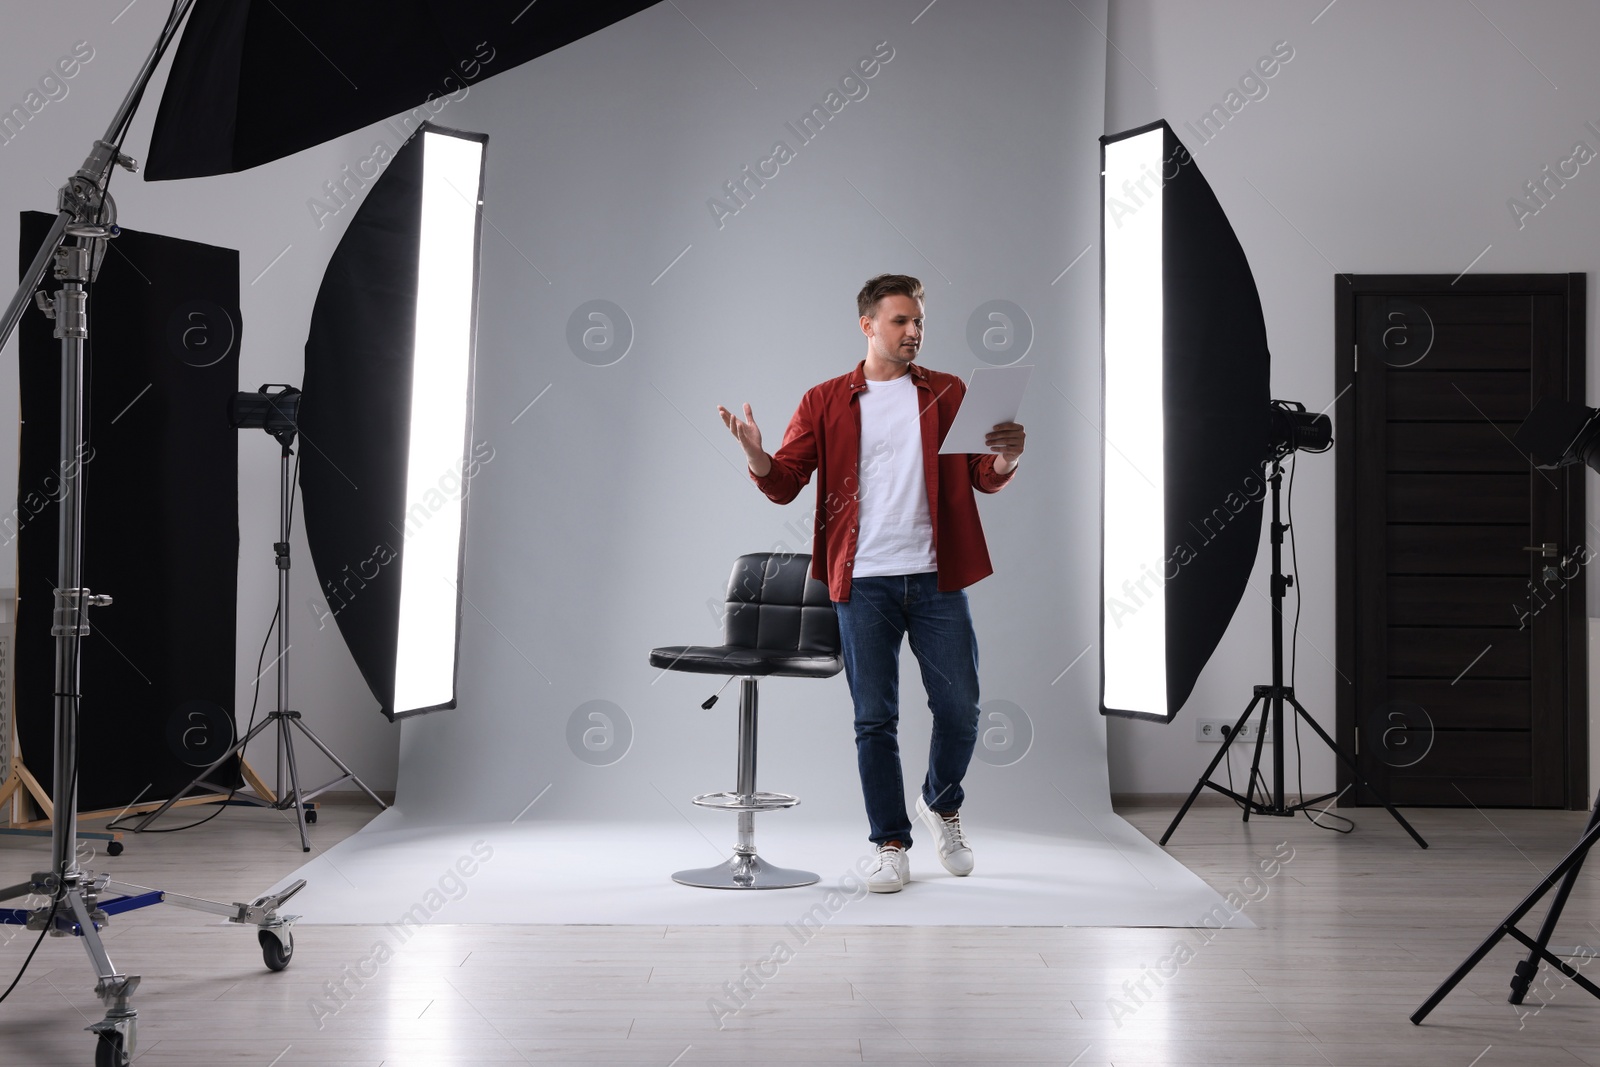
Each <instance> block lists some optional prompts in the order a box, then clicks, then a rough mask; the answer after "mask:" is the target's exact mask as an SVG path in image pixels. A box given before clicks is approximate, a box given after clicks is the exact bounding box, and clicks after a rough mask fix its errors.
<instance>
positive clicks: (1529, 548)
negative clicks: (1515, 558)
mask: <svg viewBox="0 0 1600 1067" xmlns="http://www.w3.org/2000/svg"><path fill="white" fill-rule="evenodd" d="M1522 551H1524V552H1537V553H1539V555H1541V556H1554V555H1555V554H1556V553H1557V551H1559V550H1558V548H1557V547H1556V543H1555V542H1554V541H1546V542H1545V543H1544V544H1542V545H1523V546H1522Z"/></svg>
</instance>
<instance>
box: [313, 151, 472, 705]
mask: <svg viewBox="0 0 1600 1067" xmlns="http://www.w3.org/2000/svg"><path fill="white" fill-rule="evenodd" d="M486 141H487V138H485V137H483V136H481V135H478V134H462V133H459V132H456V131H452V130H442V129H439V128H437V127H434V126H432V125H424V126H423V127H422V129H421V130H419V131H418V133H417V134H416V135H415V136H413V137H412V138H411V139H410V140H409V141H407V142H406V143H405V145H403V146H402V147H401V149H400V150H399V151H398V152H396V153H395V157H394V160H393V162H391V163H390V164H389V166H388V168H387V169H386V170H385V171H384V174H383V177H382V178H380V179H379V181H378V182H377V184H376V185H374V186H373V188H372V189H371V190H370V191H369V192H368V193H367V196H366V199H365V200H364V201H363V202H362V204H361V207H360V208H359V209H358V211H357V212H356V215H355V217H354V218H353V219H352V220H351V222H350V227H349V229H348V230H347V231H346V232H345V235H344V237H343V238H341V240H340V242H339V247H338V248H337V249H336V250H335V251H334V254H333V258H332V259H331V260H330V261H329V263H328V269H327V271H326V273H325V274H324V275H323V280H322V287H321V288H320V289H319V290H318V293H317V301H316V306H315V308H314V309H313V311H312V316H311V329H310V332H309V334H308V336H307V339H306V370H305V383H304V391H305V395H304V398H303V399H302V401H301V404H300V432H301V441H300V490H301V497H302V499H303V501H304V508H305V526H306V540H307V543H308V545H309V547H310V549H311V558H312V562H313V563H314V564H315V566H316V571H317V576H318V578H319V579H320V581H321V586H322V594H323V597H324V598H325V599H326V601H327V604H328V609H329V611H330V612H331V613H332V615H333V616H334V619H335V621H336V622H337V623H338V625H339V632H340V633H341V634H342V635H343V636H344V639H345V644H346V645H347V646H348V647H349V649H350V654H351V657H352V658H353V659H354V660H355V663H356V666H357V668H358V669H359V670H360V671H361V675H362V677H363V678H364V679H365V680H366V682H367V685H368V687H369V688H370V689H371V690H372V693H373V695H374V696H375V697H376V698H377V699H378V702H379V704H380V706H381V708H382V710H383V712H384V714H385V715H387V716H389V718H391V719H394V718H399V717H401V716H404V715H408V714H412V713H415V712H420V711H432V710H437V709H440V708H448V707H454V706H455V668H456V652H457V649H458V644H459V633H460V625H459V623H460V592H459V584H460V577H461V565H462V563H461V551H462V545H463V543H464V538H465V521H466V494H465V477H466V475H465V465H466V463H465V461H466V455H467V449H468V444H469V440H470V429H471V414H472V404H471V395H472V379H471V365H472V344H473V330H474V324H475V313H476V305H477V263H478V253H479V246H478V234H479V226H478V221H479V214H478V208H477V205H478V203H479V202H480V198H481V196H482V163H483V150H484V145H485V143H486Z"/></svg>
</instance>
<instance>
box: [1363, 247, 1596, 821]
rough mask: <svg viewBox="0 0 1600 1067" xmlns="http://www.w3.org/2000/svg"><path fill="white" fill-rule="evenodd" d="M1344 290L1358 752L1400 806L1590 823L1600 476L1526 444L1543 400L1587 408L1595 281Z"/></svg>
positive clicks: (1462, 282) (1423, 281) (1507, 279)
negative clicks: (1590, 667)
mask: <svg viewBox="0 0 1600 1067" xmlns="http://www.w3.org/2000/svg"><path fill="white" fill-rule="evenodd" d="M1335 293H1336V303H1337V315H1338V318H1337V320H1336V321H1337V329H1336V343H1337V348H1336V354H1337V357H1338V373H1337V379H1338V385H1339V389H1340V390H1341V395H1340V398H1339V400H1338V402H1337V404H1336V410H1335V418H1336V420H1337V431H1336V439H1337V440H1338V441H1339V445H1340V447H1339V449H1338V453H1337V460H1336V465H1337V472H1336V479H1337V484H1338V489H1337V492H1338V532H1337V538H1338V556H1339V579H1338V584H1339V598H1338V600H1339V602H1338V615H1339V620H1338V634H1339V638H1338V660H1339V680H1338V686H1339V700H1338V727H1339V733H1338V736H1339V741H1340V744H1341V745H1343V746H1346V751H1352V750H1353V751H1355V753H1356V760H1357V762H1358V763H1359V764H1360V766H1361V769H1362V772H1363V774H1365V775H1366V776H1367V779H1368V780H1369V781H1370V782H1371V783H1372V784H1373V786H1374V787H1376V788H1377V789H1378V790H1380V791H1382V792H1383V793H1384V794H1385V795H1386V796H1387V797H1388V798H1389V799H1390V800H1392V801H1393V802H1395V803H1398V804H1428V805H1458V806H1465V805H1468V804H1473V805H1478V806H1482V807H1547V808H1560V807H1566V808H1574V809H1582V808H1585V807H1587V806H1588V795H1587V793H1588V781H1587V774H1588V761H1587V754H1588V741H1587V738H1588V725H1587V716H1588V685H1587V666H1586V649H1587V639H1586V625H1587V623H1586V612H1585V608H1584V599H1585V598H1584V581H1585V578H1586V575H1585V574H1584V570H1585V569H1586V568H1585V562H1586V561H1587V560H1589V559H1590V558H1591V557H1592V556H1593V554H1594V549H1592V548H1590V547H1588V545H1589V538H1588V536H1587V530H1586V527H1585V517H1584V506H1583V500H1584V488H1585V479H1586V478H1588V477H1592V475H1590V474H1589V472H1588V471H1587V470H1586V469H1585V468H1583V467H1567V468H1562V469H1560V470H1554V471H1542V470H1538V469H1536V468H1534V467H1533V466H1532V464H1531V463H1529V461H1528V459H1527V458H1526V457H1525V456H1524V455H1523V454H1522V453H1521V452H1520V451H1519V450H1518V449H1517V448H1516V446H1515V445H1514V444H1513V443H1512V435H1513V434H1515V433H1516V430H1517V427H1518V426H1519V425H1520V424H1521V422H1522V420H1523V419H1524V417H1526V415H1527V414H1528V411H1529V409H1530V408H1531V407H1532V406H1533V404H1534V403H1536V402H1537V401H1538V400H1539V399H1541V398H1542V397H1545V396H1560V397H1564V398H1567V399H1570V400H1575V401H1577V402H1579V403H1582V402H1583V401H1584V341H1583V338H1584V327H1583V322H1584V276H1583V275H1582V274H1550V275H1474V276H1465V277H1461V278H1458V279H1452V278H1450V277H1448V276H1442V277H1441V276H1433V275H1422V276H1403V275H1351V276H1341V277H1339V278H1337V279H1336V280H1335ZM1349 782H1350V777H1349V774H1348V772H1347V771H1346V770H1345V769H1344V768H1343V767H1342V766H1341V767H1340V778H1339V785H1340V787H1341V788H1342V787H1344V786H1346V785H1348V784H1349ZM1376 801H1377V798H1376V797H1374V796H1373V795H1371V793H1370V791H1368V790H1363V789H1359V788H1356V789H1351V790H1350V791H1349V792H1348V793H1346V794H1345V796H1344V798H1342V800H1341V802H1342V803H1343V802H1353V803H1356V804H1372V803H1376Z"/></svg>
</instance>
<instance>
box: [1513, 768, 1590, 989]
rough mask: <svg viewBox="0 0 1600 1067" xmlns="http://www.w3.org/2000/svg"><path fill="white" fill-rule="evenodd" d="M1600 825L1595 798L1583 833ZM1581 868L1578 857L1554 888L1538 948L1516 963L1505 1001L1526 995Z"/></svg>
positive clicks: (1540, 931)
mask: <svg viewBox="0 0 1600 1067" xmlns="http://www.w3.org/2000/svg"><path fill="white" fill-rule="evenodd" d="M1596 825H1600V800H1596V802H1595V806H1594V811H1593V812H1591V813H1590V815H1589V822H1588V824H1587V825H1585V826H1584V833H1588V832H1589V831H1591V830H1593V829H1594V828H1595V826H1596ZM1582 868H1583V860H1582V859H1581V858H1580V859H1579V860H1578V862H1577V863H1574V864H1573V865H1572V869H1571V870H1570V871H1568V872H1567V876H1566V877H1565V878H1563V879H1561V886H1560V888H1558V889H1557V890H1556V896H1555V899H1554V900H1552V901H1551V902H1550V910H1549V911H1547V912H1545V916H1544V922H1542V923H1540V924H1539V936H1538V937H1537V938H1536V939H1535V941H1536V942H1537V943H1538V946H1539V947H1538V948H1536V949H1534V950H1533V951H1531V952H1529V953H1528V958H1527V959H1525V960H1523V961H1522V962H1521V963H1519V964H1517V969H1516V973H1515V974H1513V975H1512V976H1511V996H1509V997H1507V998H1506V999H1507V1001H1508V1002H1510V1003H1512V1004H1521V1003H1522V1001H1523V1000H1524V998H1526V997H1527V995H1528V983H1530V982H1532V981H1533V976H1534V975H1536V974H1538V973H1539V957H1540V956H1541V955H1542V950H1543V949H1545V948H1546V947H1547V946H1548V945H1549V944H1550V937H1551V935H1553V934H1554V933H1555V932H1556V923H1557V922H1559V921H1560V920H1561V911H1562V909H1564V908H1565V907H1566V906H1567V897H1568V896H1570V895H1571V894H1572V886H1573V883H1575V882H1576V881H1577V880H1578V872H1579V871H1580V870H1582Z"/></svg>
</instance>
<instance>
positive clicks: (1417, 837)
mask: <svg viewBox="0 0 1600 1067" xmlns="http://www.w3.org/2000/svg"><path fill="white" fill-rule="evenodd" d="M1287 699H1288V701H1289V703H1291V704H1293V705H1294V710H1295V711H1296V713H1298V714H1299V715H1300V717H1301V718H1303V719H1305V721H1306V723H1307V724H1308V725H1309V726H1310V727H1311V728H1312V729H1313V730H1315V731H1316V732H1317V736H1318V737H1320V738H1322V740H1323V741H1324V742H1325V743H1326V744H1327V746H1328V747H1329V748H1331V749H1333V754H1334V755H1335V756H1338V757H1339V758H1340V759H1341V760H1343V761H1344V765H1345V766H1346V767H1349V768H1350V773H1351V774H1352V775H1354V776H1355V779H1356V782H1357V783H1359V784H1361V785H1364V786H1366V787H1367V789H1368V790H1370V791H1371V792H1372V795H1373V796H1375V797H1377V798H1378V802H1379V803H1381V804H1382V805H1383V806H1384V807H1385V808H1387V809H1388V811H1389V814H1390V815H1393V816H1394V821H1395V822H1397V823H1399V824H1400V825H1401V827H1403V828H1404V829H1405V832H1406V833H1408V834H1410V835H1411V840H1413V841H1415V842H1416V843H1417V844H1418V845H1420V846H1422V847H1423V848H1427V847H1428V843H1427V842H1426V841H1424V840H1423V839H1422V835H1421V834H1419V833H1417V831H1416V830H1414V829H1412V827H1411V824H1410V823H1408V822H1406V819H1405V816H1404V815H1401V814H1400V813H1399V812H1398V811H1396V810H1395V807H1394V805H1393V804H1391V803H1389V800H1388V798H1387V797H1385V796H1384V795H1383V794H1381V793H1379V792H1378V791H1377V790H1376V789H1373V788H1372V783H1371V782H1368V781H1367V780H1366V778H1364V777H1363V776H1362V774H1361V768H1359V767H1357V766H1356V761H1355V760H1353V759H1351V758H1350V757H1349V756H1347V755H1345V754H1344V749H1342V748H1340V747H1339V746H1338V745H1336V744H1335V743H1334V741H1333V738H1331V737H1329V736H1328V733H1327V731H1326V730H1324V729H1323V728H1322V727H1321V726H1320V725H1319V724H1318V723H1317V720H1316V719H1313V718H1312V717H1311V713H1310V712H1309V711H1307V710H1306V709H1305V708H1303V707H1301V705H1300V701H1298V700H1296V699H1295V698H1294V697H1292V696H1291V697H1288V698H1287Z"/></svg>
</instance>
